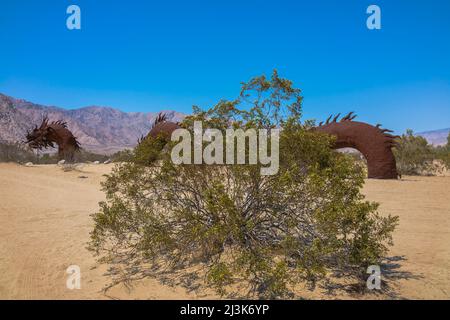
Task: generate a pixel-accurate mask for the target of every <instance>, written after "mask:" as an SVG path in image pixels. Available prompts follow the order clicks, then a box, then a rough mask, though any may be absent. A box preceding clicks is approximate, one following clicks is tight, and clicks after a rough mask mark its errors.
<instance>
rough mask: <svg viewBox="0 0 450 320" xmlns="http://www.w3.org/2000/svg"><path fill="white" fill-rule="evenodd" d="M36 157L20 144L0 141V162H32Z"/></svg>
mask: <svg viewBox="0 0 450 320" xmlns="http://www.w3.org/2000/svg"><path fill="white" fill-rule="evenodd" d="M36 159H37V158H36V155H35V154H34V153H33V152H32V151H31V150H29V149H27V148H26V147H25V146H24V145H23V144H21V143H11V142H1V141H0V162H19V163H26V162H34V161H36Z"/></svg>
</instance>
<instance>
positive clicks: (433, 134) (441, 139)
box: [417, 128, 450, 146]
mask: <svg viewBox="0 0 450 320" xmlns="http://www.w3.org/2000/svg"><path fill="white" fill-rule="evenodd" d="M449 133H450V128H447V129H441V130H434V131H426V132H420V133H417V135H418V136H422V137H424V138H425V139H427V141H428V143H430V144H433V145H435V146H442V145H444V144H446V143H447V137H448V135H449Z"/></svg>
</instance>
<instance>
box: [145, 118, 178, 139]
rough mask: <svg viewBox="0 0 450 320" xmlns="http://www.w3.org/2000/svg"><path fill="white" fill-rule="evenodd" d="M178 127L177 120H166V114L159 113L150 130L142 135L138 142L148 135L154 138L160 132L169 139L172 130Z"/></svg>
mask: <svg viewBox="0 0 450 320" xmlns="http://www.w3.org/2000/svg"><path fill="white" fill-rule="evenodd" d="M179 128H180V125H179V123H178V122H176V123H175V122H171V121H167V116H166V115H165V114H164V113H160V114H158V116H157V117H156V119H155V121H154V122H153V124H152V127H151V129H150V132H149V133H148V134H147V135H146V136H145V137H144V136H142V137H141V138H140V139H139V140H138V144H140V143H141V142H142V141H143V140H145V139H147V138H148V137H152V138H156V137H157V136H158V135H160V134H163V135H165V136H167V138H168V139H169V140H170V136H171V135H172V132H174V131H175V130H176V129H179Z"/></svg>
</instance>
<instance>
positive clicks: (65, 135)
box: [25, 117, 80, 162]
mask: <svg viewBox="0 0 450 320" xmlns="http://www.w3.org/2000/svg"><path fill="white" fill-rule="evenodd" d="M25 143H27V144H28V145H29V146H30V147H31V148H33V149H37V150H42V149H46V148H49V147H51V148H54V147H55V145H54V144H55V143H56V144H57V145H58V160H66V161H68V162H73V160H74V155H75V152H77V151H79V150H80V143H79V142H78V141H77V139H76V138H75V136H74V135H73V134H72V132H71V131H70V130H69V129H68V128H67V123H66V122H63V121H62V120H58V121H53V122H50V123H49V120H48V118H47V117H44V119H43V120H42V123H41V125H40V126H39V127H38V126H35V128H34V129H33V130H32V131H31V132H30V131H29V132H27V134H26V141H25Z"/></svg>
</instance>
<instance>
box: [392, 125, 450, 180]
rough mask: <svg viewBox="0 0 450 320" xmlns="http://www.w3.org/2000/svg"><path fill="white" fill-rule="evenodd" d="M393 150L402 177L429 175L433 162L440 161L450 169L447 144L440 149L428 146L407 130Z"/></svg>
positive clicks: (423, 140)
mask: <svg viewBox="0 0 450 320" xmlns="http://www.w3.org/2000/svg"><path fill="white" fill-rule="evenodd" d="M397 142H398V144H397V146H396V147H395V148H394V155H395V158H396V161H397V169H398V171H399V173H400V174H403V175H424V174H426V175H430V174H434V173H435V172H436V170H437V169H438V168H436V162H435V160H441V161H442V162H443V164H444V165H445V166H446V167H447V168H449V167H450V148H449V147H448V144H447V145H446V146H442V147H434V146H432V145H430V144H428V142H427V140H426V139H425V138H423V137H421V136H416V135H414V133H413V131H412V130H407V131H406V133H405V134H403V135H402V136H401V137H400V138H399V139H398V140H397Z"/></svg>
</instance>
